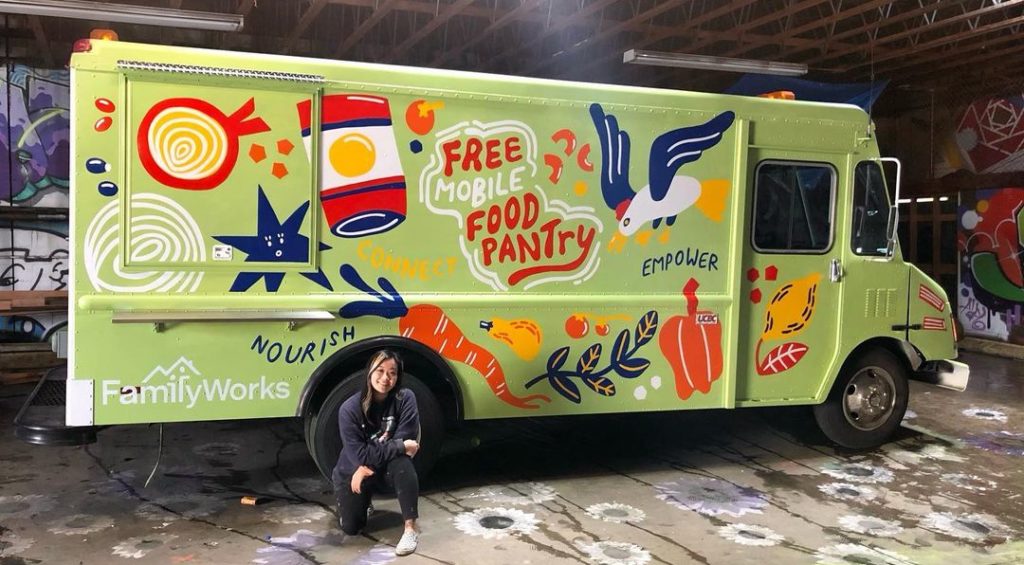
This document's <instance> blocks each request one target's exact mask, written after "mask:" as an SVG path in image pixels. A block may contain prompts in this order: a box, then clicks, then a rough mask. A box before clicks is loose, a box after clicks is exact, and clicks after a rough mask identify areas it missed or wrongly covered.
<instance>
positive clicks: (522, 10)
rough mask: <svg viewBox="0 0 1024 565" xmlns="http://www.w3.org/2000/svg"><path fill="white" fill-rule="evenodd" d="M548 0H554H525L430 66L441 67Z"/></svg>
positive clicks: (446, 52)
mask: <svg viewBox="0 0 1024 565" xmlns="http://www.w3.org/2000/svg"><path fill="white" fill-rule="evenodd" d="M548 1H554V0H523V3H522V4H520V5H519V6H517V7H516V8H513V9H512V10H509V11H508V12H505V13H504V14H502V15H501V16H500V17H499V18H498V19H496V20H494V21H492V22H491V23H490V24H489V25H488V26H487V27H486V28H484V29H483V30H482V31H480V33H478V34H476V37H474V38H473V39H471V40H469V41H467V42H466V43H463V44H462V45H459V46H458V47H457V48H455V49H448V50H447V51H444V52H443V53H441V54H440V55H438V56H437V57H435V58H434V60H433V61H431V62H430V64H429V66H431V67H440V66H441V65H443V64H445V63H446V62H448V61H450V60H451V59H452V58H454V57H455V56H456V55H458V54H459V53H460V52H461V53H465V52H466V51H467V50H469V49H470V48H472V47H475V46H476V45H478V44H479V43H480V42H481V41H483V40H484V39H487V38H488V37H490V36H491V34H493V33H495V32H497V31H498V30H500V29H502V28H503V27H505V26H507V25H509V24H510V23H512V22H515V21H517V20H519V19H520V18H522V17H523V16H525V15H526V14H528V13H529V11H530V10H532V9H534V8H536V7H537V6H539V5H540V4H541V3H543V2H548Z"/></svg>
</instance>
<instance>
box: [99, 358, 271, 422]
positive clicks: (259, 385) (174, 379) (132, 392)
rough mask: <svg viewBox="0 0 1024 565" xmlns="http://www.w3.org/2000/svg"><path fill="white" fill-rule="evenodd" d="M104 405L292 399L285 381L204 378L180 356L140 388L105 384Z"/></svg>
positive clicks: (189, 405) (113, 382) (188, 404)
mask: <svg viewBox="0 0 1024 565" xmlns="http://www.w3.org/2000/svg"><path fill="white" fill-rule="evenodd" d="M102 385H103V405H104V406H106V405H108V404H113V403H118V404H123V405H150V404H177V405H180V406H183V407H184V408H186V409H190V408H193V407H195V405H196V404H197V403H199V402H204V403H211V402H243V401H252V400H284V399H286V398H288V397H289V396H291V387H290V386H289V383H286V382H284V381H268V380H267V377H266V376H260V380H259V381H256V382H240V381H237V380H235V379H232V378H219V377H218V378H215V379H211V378H204V377H203V375H202V373H200V372H199V371H198V370H197V369H196V367H195V365H194V364H193V363H192V361H190V360H188V359H186V358H185V357H179V358H178V360H177V361H175V362H174V364H173V365H171V366H170V367H168V368H166V369H165V368H164V367H159V366H158V367H157V368H155V369H153V370H152V371H150V372H149V374H148V375H146V378H144V379H142V383H141V384H138V385H133V384H125V383H124V382H122V381H120V380H116V379H109V380H104V381H102Z"/></svg>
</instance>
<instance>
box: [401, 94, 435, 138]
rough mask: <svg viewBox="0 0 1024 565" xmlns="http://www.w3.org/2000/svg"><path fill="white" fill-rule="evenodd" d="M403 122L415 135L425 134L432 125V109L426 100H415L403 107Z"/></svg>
mask: <svg viewBox="0 0 1024 565" xmlns="http://www.w3.org/2000/svg"><path fill="white" fill-rule="evenodd" d="M405 124H406V125H407V126H409V129H410V130H412V132H413V133H415V134H416V135H426V134H427V133H428V132H429V131H430V130H431V129H433V127H434V109H433V107H432V105H431V104H429V103H428V102H427V101H426V100H416V101H414V102H413V103H412V104H409V107H408V108H406V109H405Z"/></svg>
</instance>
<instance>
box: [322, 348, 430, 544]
mask: <svg viewBox="0 0 1024 565" xmlns="http://www.w3.org/2000/svg"><path fill="white" fill-rule="evenodd" d="M401 384H402V359H401V358H400V357H399V356H398V354H397V353H395V352H393V351H389V350H381V351H379V352H377V353H376V354H375V355H374V356H373V358H372V359H370V363H369V365H368V366H367V374H366V384H365V386H363V388H362V392H361V393H360V394H354V395H352V397H351V398H349V399H348V400H346V401H345V402H344V403H342V405H341V408H340V409H338V426H339V428H340V429H341V440H342V442H344V446H343V447H342V450H341V454H340V455H339V456H338V464H337V465H335V466H334V473H333V477H332V478H333V481H334V492H335V493H336V494H337V497H338V512H339V514H340V515H341V529H342V531H343V532H345V533H346V534H348V535H355V534H357V533H359V531H360V530H361V529H362V528H363V527H364V526H365V525H366V513H367V510H368V509H369V507H370V497H371V496H372V495H373V494H374V493H376V492H381V491H393V492H395V493H396V494H397V495H398V504H399V505H400V506H401V508H402V518H404V519H405V532H404V533H403V534H402V539H401V540H400V541H399V542H398V545H397V546H395V554H396V555H408V554H410V553H412V552H413V551H416V544H417V537H418V534H417V530H416V518H417V517H418V512H417V499H418V498H419V479H418V477H417V476H416V469H415V468H414V467H413V465H412V457H413V456H415V455H416V452H417V451H418V450H419V448H420V445H419V443H418V441H417V438H418V437H419V429H420V417H419V411H418V410H417V408H416V395H414V394H413V392H412V391H411V390H408V389H403V388H402V387H401Z"/></svg>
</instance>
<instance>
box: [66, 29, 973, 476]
mask: <svg viewBox="0 0 1024 565" xmlns="http://www.w3.org/2000/svg"><path fill="white" fill-rule="evenodd" d="M183 53H184V52H183V51H181V50H178V49H174V48H166V47H155V46H145V45H133V44H119V43H115V42H92V45H91V46H90V50H89V51H88V52H83V53H78V54H76V55H75V57H74V61H73V65H72V67H73V83H74V85H75V95H74V98H75V100H76V115H75V120H74V131H75V135H74V142H75V151H74V159H75V162H74V181H75V190H74V191H73V199H74V203H73V208H74V210H75V215H74V218H75V219H74V227H73V232H74V245H73V247H74V261H75V264H76V265H78V266H79V268H78V269H76V270H75V274H74V285H73V289H72V294H73V296H74V303H75V310H74V316H73V321H72V326H73V329H72V334H73V340H74V341H75V343H74V344H73V347H72V349H73V350H74V351H75V354H74V357H73V359H72V362H71V367H72V368H71V372H72V375H73V376H72V379H71V380H70V381H69V388H70V387H81V389H82V390H84V391H91V392H92V393H93V397H92V400H91V401H89V400H86V399H85V398H86V397H84V396H83V397H82V399H80V400H77V401H75V402H76V405H75V406H69V422H71V423H73V424H74V423H78V424H82V423H86V424H114V423H131V422H144V421H145V422H152V421H183V420H199V419H225V418H246V417H268V416H293V415H300V416H305V417H306V418H307V425H308V428H307V429H308V430H309V431H310V433H311V434H313V436H316V435H317V434H318V433H321V434H323V433H330V427H331V426H330V425H329V423H327V422H328V418H329V417H328V416H326V414H329V413H330V411H331V409H332V405H330V403H331V402H335V401H336V400H337V398H339V395H340V394H341V392H337V391H342V392H343V391H344V390H347V389H344V387H345V386H349V385H346V383H347V382H350V381H346V380H345V377H346V376H347V375H349V374H351V373H353V372H354V371H356V370H358V367H357V366H356V365H355V364H357V362H358V360H359V354H360V353H359V352H361V351H364V349H365V348H366V347H371V346H373V345H374V344H378V345H379V344H384V343H386V344H390V346H392V347H399V348H402V349H404V350H407V352H408V353H409V354H410V355H411V356H412V358H413V364H412V366H413V367H414V369H415V370H416V371H418V372H419V374H417V375H416V376H417V379H416V382H420V381H422V382H423V383H425V388H424V389H422V390H421V391H417V395H420V394H421V392H422V394H427V395H431V396H438V397H440V398H442V400H444V401H445V406H447V407H448V408H446V409H447V410H450V414H457V417H463V418H470V419H473V418H493V417H508V416H524V415H563V414H577V413H603V412H627V411H635V410H670V409H681V408H711V407H734V406H747V405H764V404H801V403H802V404H815V403H821V402H823V401H826V400H827V397H828V395H829V391H830V389H831V388H832V382H833V381H834V380H835V379H836V378H837V376H838V377H840V378H848V377H849V376H850V375H847V374H846V372H849V371H850V369H845V370H844V371H846V372H842V371H841V369H842V368H843V367H844V363H845V361H846V360H847V357H848V356H849V355H850V354H851V352H853V351H855V349H856V348H857V347H858V346H860V345H861V344H863V343H865V342H867V341H868V340H869V339H871V338H877V337H879V334H878V332H879V330H878V328H879V327H883V328H889V327H890V326H891V327H892V328H893V329H892V330H891V331H889V330H886V331H885V332H883V333H884V334H885V335H884V336H883V337H884V338H885V339H888V340H891V341H892V343H893V344H896V343H899V342H901V341H902V342H907V343H909V342H910V341H909V340H911V339H913V337H912V336H910V335H909V334H908V333H907V331H908V330H907V329H906V327H905V326H902V327H903V329H899V328H898V324H900V323H902V324H906V318H905V315H906V311H907V308H906V305H907V300H908V298H907V297H908V294H907V292H908V291H907V289H906V284H908V283H907V282H906V281H907V280H908V277H910V276H911V273H910V271H909V270H908V267H907V266H906V265H904V264H902V262H901V261H899V260H898V258H894V256H893V254H892V253H889V254H888V255H886V245H885V237H886V236H885V233H883V232H884V227H885V225H884V222H883V223H882V224H881V228H879V227H878V219H879V218H881V219H883V220H884V217H885V214H886V213H888V211H889V209H888V205H887V196H886V193H885V187H884V185H883V184H882V183H881V181H879V182H877V183H875V184H873V185H871V184H870V183H868V185H866V186H867V188H868V189H870V190H872V191H874V192H871V193H870V195H869V196H870V198H872V199H874V200H872V201H871V205H870V206H869V208H870V211H869V212H866V211H865V210H866V209H867V208H865V206H867V204H864V203H862V204H858V205H857V206H854V205H853V204H852V203H851V198H852V197H851V192H850V191H851V188H850V186H851V184H852V183H853V182H854V179H855V169H856V171H857V173H856V175H859V176H856V179H861V177H863V176H864V174H865V173H864V172H865V171H868V172H870V171H871V170H874V169H877V164H876V163H873V162H872V159H874V158H875V157H877V149H876V148H875V147H874V145H873V142H869V140H870V138H863V137H858V135H861V132H863V131H866V127H867V117H866V116H865V115H864V114H863V112H861V111H860V110H858V109H856V108H853V107H844V106H835V105H822V104H798V103H792V102H785V101H776V100H766V99H753V98H741V97H729V96H714V95H702V94H690V93H677V92H668V91H657V90H650V89H628V88H618V87H601V86H598V85H586V84H572V83H560V82H551V81H540V82H538V81H532V80H528V79H515V78H509V77H496V76H488V75H473V74H462V73H446V72H445V73H442V72H439V71H438V72H435V71H429V70H415V69H400V68H394V67H385V66H374V65H357V64H348V63H338V62H319V61H315V60H303V61H302V62H301V63H296V61H295V60H293V59H288V60H287V62H285V59H280V60H279V59H276V58H265V57H260V58H255V57H253V56H248V55H242V54H233V53H221V52H192V51H189V52H188V53H189V54H190V56H194V57H195V58H196V61H197V62H198V63H201V65H199V66H181V65H177V64H176V63H174V61H175V60H178V58H180V57H182V56H184V54H183ZM782 116H790V117H791V119H788V120H782V119H781V117H782ZM784 124H785V125H784ZM865 178H866V177H865ZM871 178H874V177H871ZM878 178H881V177H878ZM857 182H861V181H860V180H858V181H857ZM857 186H858V187H859V188H858V190H860V188H861V185H860V184H858V185H857ZM858 194H860V193H858ZM859 198H865V199H868V196H864V195H861V196H859ZM851 214H852V215H853V217H854V218H855V219H856V218H859V219H860V220H859V221H860V222H861V223H862V224H863V223H864V218H867V217H870V218H871V219H872V221H871V223H870V225H868V228H870V229H868V228H865V229H860V228H858V231H856V232H854V230H852V229H851V228H850V227H849V226H850V215H851ZM858 214H859V215H858ZM861 227H863V226H861ZM879 229H881V230H882V231H879ZM865 230H866V231H865ZM862 232H863V233H862ZM869 232H870V233H869ZM869 235H870V236H871V237H872V238H873V239H871V241H870V242H869V244H863V245H862V244H861V243H857V241H860V239H862V238H864V237H868V236H869ZM879 241H880V243H879ZM864 245H868V247H864ZM879 257H880V259H879ZM842 265H846V271H844V269H843V268H842V267H841V266H842ZM877 269H886V273H887V274H886V275H885V276H884V277H880V276H878V272H881V271H878V272H876V271H877ZM847 271H848V272H849V280H848V281H847V280H846V279H844V276H845V275H844V273H845V272H847ZM872 273H874V274H872ZM895 273H899V274H898V275H895ZM915 276H916V275H915ZM858 277H860V278H858ZM901 277H902V281H903V282H898V281H899V280H900V278H901ZM881 280H886V281H888V282H890V283H891V286H892V288H876V286H877V283H878V282H879V281H881ZM915 280H916V279H915ZM865 281H869V282H870V284H869V283H868V282H865ZM921 284H923V285H927V286H929V288H931V285H932V284H933V283H930V282H925V281H923V280H922V282H921ZM935 289H936V292H937V293H941V290H940V289H938V287H937V286H935ZM880 296H881V297H884V298H885V300H886V302H885V303H884V305H883V304H881V303H878V297H880ZM938 296H939V297H940V300H944V297H942V295H941V294H938ZM844 300H848V301H850V300H852V301H853V303H854V304H855V305H856V307H855V308H854V310H852V311H853V312H859V314H856V315H852V314H851V315H850V316H847V320H846V322H844V326H842V327H840V326H839V325H838V323H837V321H836V320H837V318H836V316H835V315H831V314H833V313H837V312H841V311H842V308H843V304H844ZM863 300H869V301H872V302H871V304H873V305H875V306H872V307H871V308H864V303H863V302H862V301H863ZM901 305H902V306H901ZM823 311H825V312H829V313H830V315H823V314H822V312H823ZM901 312H902V313H903V316H904V317H903V318H898V316H899V315H900V313H901ZM858 316H863V318H861V317H858ZM951 331H952V328H949V329H948V330H947V334H946V335H948V336H949V337H951V333H949V332H951ZM100 336H102V337H100ZM940 337H941V336H940ZM936 339H938V338H936ZM950 350H951V341H948V342H942V341H941V340H940V341H935V342H934V343H933V342H922V345H921V346H920V351H921V353H922V357H923V358H924V359H932V358H940V357H939V356H948V353H949V352H950ZM893 351H898V350H896V349H894V350H893ZM888 355H889V353H884V354H878V355H877V356H876V357H877V358H879V359H882V358H884V360H886V361H885V362H886V363H887V362H888V361H887V360H888V359H889V357H887V356H888ZM941 358H945V357H941ZM889 367H890V371H892V372H895V373H894V374H895V376H894V380H892V381H891V383H899V382H903V380H905V377H906V374H909V371H911V370H914V369H917V368H918V367H908V368H907V369H903V368H899V367H895V368H893V366H889ZM904 371H906V372H904ZM872 374H874V373H872ZM964 375H966V373H964ZM858 382H859V381H858ZM865 386H867V385H866V384H865ZM893 386H896V387H897V389H898V386H899V385H898V384H894V385H893ZM337 387H342V388H337ZM841 388H844V389H845V387H841ZM343 389H344V390H343ZM887 390H890V392H892V394H890V395H889V396H888V397H887V398H888V399H889V400H887V402H888V405H887V407H886V410H885V413H884V415H883V416H884V417H882V416H880V418H881V419H880V420H879V422H882V423H885V425H886V426H895V425H896V424H898V418H896V415H897V414H898V413H902V409H903V408H905V398H904V397H905V394H904V395H902V396H901V397H900V400H899V401H894V400H892V399H893V398H894V397H895V396H896V392H898V390H896V389H892V387H890V389H887ZM332 391H335V392H332ZM445 399H447V400H445ZM324 403H326V404H324ZM826 404H827V405H828V406H831V407H832V408H830V409H832V410H838V409H839V406H840V404H838V403H837V402H835V401H831V400H829V401H827V402H826ZM901 406H902V407H903V408H901ZM321 413H323V414H325V416H324V418H319V416H320V415H321ZM862 415H863V414H861V415H860V416H862ZM860 416H858V415H854V416H851V417H853V418H857V417H860ZM335 428H336V426H335ZM871 429H873V428H871ZM317 430H320V431H319V432H318V431H317ZM883 431H884V430H883ZM334 433H336V430H335V432H334ZM878 433H882V432H878ZM321 439H322V438H321ZM321 439H316V438H314V439H312V440H311V442H310V443H311V448H313V447H314V446H315V445H317V444H319V443H322V441H321ZM323 441H333V440H323ZM322 455H323V457H327V456H328V455H329V454H326V452H325V454H322Z"/></svg>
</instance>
